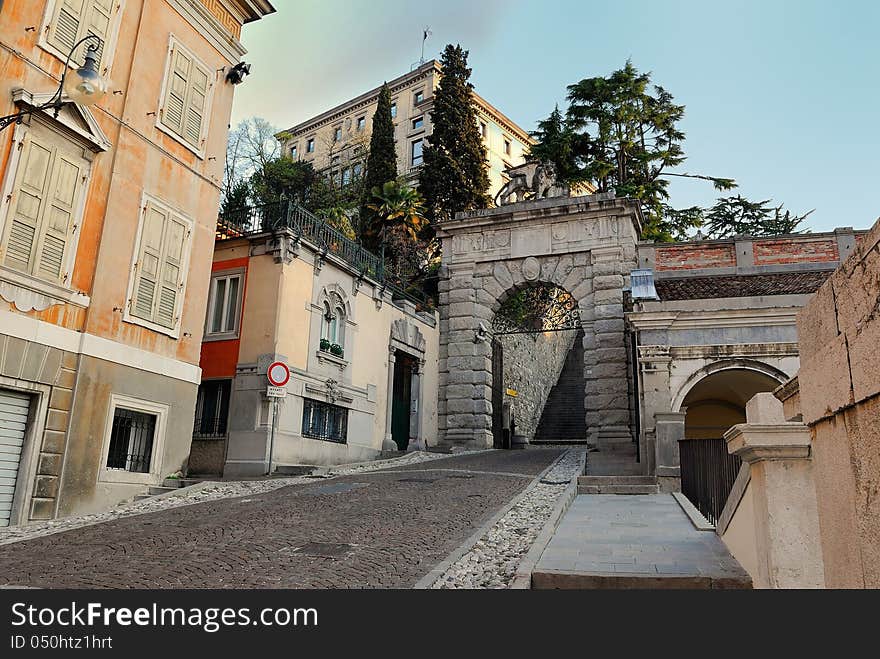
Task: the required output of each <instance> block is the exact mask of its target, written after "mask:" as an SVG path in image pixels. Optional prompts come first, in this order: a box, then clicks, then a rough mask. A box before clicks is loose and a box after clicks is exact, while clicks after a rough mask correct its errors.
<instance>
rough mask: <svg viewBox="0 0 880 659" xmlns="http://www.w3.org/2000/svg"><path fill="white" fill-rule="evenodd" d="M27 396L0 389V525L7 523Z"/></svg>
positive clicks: (20, 448) (26, 418) (23, 429)
mask: <svg viewBox="0 0 880 659" xmlns="http://www.w3.org/2000/svg"><path fill="white" fill-rule="evenodd" d="M29 408H30V397H29V396H26V395H23V394H19V393H17V392H13V391H8V390H5V389H0V526H8V525H9V517H10V515H11V513H12V499H13V497H14V496H15V483H16V480H17V479H18V465H19V462H20V460H21V450H22V445H23V444H24V435H25V431H26V430H27V420H28V410H29Z"/></svg>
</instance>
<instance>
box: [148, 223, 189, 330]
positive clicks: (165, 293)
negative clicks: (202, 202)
mask: <svg viewBox="0 0 880 659" xmlns="http://www.w3.org/2000/svg"><path fill="white" fill-rule="evenodd" d="M188 235H189V228H188V227H187V225H186V224H184V223H183V222H182V221H180V220H179V219H178V218H176V217H174V216H171V217H170V218H169V219H168V223H167V229H166V232H165V250H164V252H165V254H164V258H163V259H162V272H161V277H160V282H161V287H160V291H159V304H158V308H157V310H156V318H155V320H156V322H157V323H159V324H160V325H164V326H165V327H174V326H175V325H177V298H178V295H179V294H180V289H181V288H182V286H183V255H184V247H185V245H186V240H187V238H188Z"/></svg>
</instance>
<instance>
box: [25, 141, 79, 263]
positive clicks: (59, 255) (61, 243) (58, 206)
mask: <svg viewBox="0 0 880 659" xmlns="http://www.w3.org/2000/svg"><path fill="white" fill-rule="evenodd" d="M82 180H83V170H82V166H81V164H80V163H79V162H78V161H77V159H76V158H72V157H70V156H68V155H67V154H65V153H64V152H62V151H56V153H55V162H54V166H53V167H52V176H51V178H50V180H49V188H48V195H47V200H46V203H45V206H44V208H45V211H44V214H43V221H42V225H43V230H42V236H41V241H40V243H39V245H38V250H37V251H38V258H37V264H36V267H35V268H34V274H37V275H39V276H41V277H44V278H46V279H52V280H63V279H64V278H65V275H66V273H65V272H64V264H65V263H66V262H67V250H68V246H69V245H70V242H71V239H72V237H73V229H74V212H75V206H76V201H77V192H78V190H79V187H80V184H81V181H82Z"/></svg>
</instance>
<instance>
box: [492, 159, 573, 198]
mask: <svg viewBox="0 0 880 659" xmlns="http://www.w3.org/2000/svg"><path fill="white" fill-rule="evenodd" d="M504 171H505V174H507V175H508V176H509V177H510V178H509V180H508V181H507V183H505V184H504V185H503V186H502V187H501V189H500V190H499V191H498V194H496V195H495V205H496V206H502V205H505V204H511V203H516V202H519V201H525V200H527V199H545V198H547V197H564V196H567V195H568V194H569V189H568V186H567V185H561V184H557V182H556V166H555V165H554V164H553V163H551V162H546V161H538V160H533V161H530V162H526V163H523V164H522V165H517V166H516V167H511V168H510V169H506V170H504Z"/></svg>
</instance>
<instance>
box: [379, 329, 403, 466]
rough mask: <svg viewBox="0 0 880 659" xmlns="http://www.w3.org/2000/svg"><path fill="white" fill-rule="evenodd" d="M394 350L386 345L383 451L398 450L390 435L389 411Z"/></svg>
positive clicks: (391, 395) (391, 405)
mask: <svg viewBox="0 0 880 659" xmlns="http://www.w3.org/2000/svg"><path fill="white" fill-rule="evenodd" d="M395 352H396V349H395V348H394V347H393V346H388V390H387V397H388V400H387V401H386V405H385V439H384V440H383V441H382V450H383V451H398V450H400V449H399V447H398V446H397V444H396V443H395V442H394V438H393V437H392V435H391V412H392V407H393V405H394V363H395V361H396V360H397V358H396V356H395Z"/></svg>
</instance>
